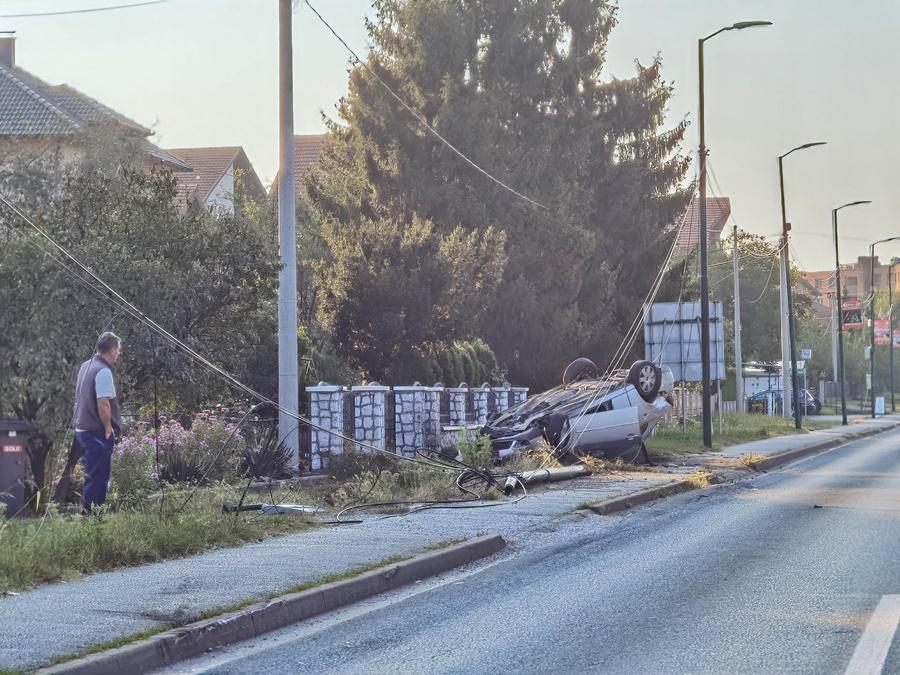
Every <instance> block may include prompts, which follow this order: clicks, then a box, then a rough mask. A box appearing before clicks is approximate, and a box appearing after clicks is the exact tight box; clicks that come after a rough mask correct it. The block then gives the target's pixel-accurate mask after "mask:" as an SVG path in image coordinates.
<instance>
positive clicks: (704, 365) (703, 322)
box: [697, 21, 772, 448]
mask: <svg viewBox="0 0 900 675" xmlns="http://www.w3.org/2000/svg"><path fill="white" fill-rule="evenodd" d="M771 25H772V22H771V21H738V22H737V23H734V24H732V25H730V26H725V27H724V28H720V29H719V30H717V31H716V32H715V33H710V34H709V35H707V36H706V37H704V38H700V39H699V40H698V41H697V53H698V65H699V69H700V78H699V89H700V115H699V118H700V175H699V177H698V179H699V181H700V363H701V371H702V378H703V445H704V446H705V447H707V448H711V447H712V415H711V414H710V406H709V395H710V382H709V370H710V367H709V277H708V271H709V269H708V265H707V241H706V239H707V234H706V125H705V105H704V103H705V101H704V95H703V43H705V42H706V41H707V40H710V39H712V38H714V37H715V36H716V35H718V34H719V33H724V32H725V31H727V30H743V29H744V28H753V27H755V26H771ZM720 404H721V403H720Z"/></svg>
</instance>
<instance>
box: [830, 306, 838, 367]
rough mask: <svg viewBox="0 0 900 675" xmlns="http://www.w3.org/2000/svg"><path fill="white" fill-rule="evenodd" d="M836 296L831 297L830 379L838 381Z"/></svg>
mask: <svg viewBox="0 0 900 675" xmlns="http://www.w3.org/2000/svg"><path fill="white" fill-rule="evenodd" d="M837 330H838V329H837V294H836V293H832V295H831V379H832V380H833V381H834V382H837V381H838V355H837V339H838V338H837V336H838V333H837Z"/></svg>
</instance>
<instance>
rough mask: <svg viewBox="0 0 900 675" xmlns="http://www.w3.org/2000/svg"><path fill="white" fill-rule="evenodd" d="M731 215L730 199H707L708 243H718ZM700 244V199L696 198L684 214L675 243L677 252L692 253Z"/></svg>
mask: <svg viewBox="0 0 900 675" xmlns="http://www.w3.org/2000/svg"><path fill="white" fill-rule="evenodd" d="M730 215H731V200H730V199H729V198H728V197H707V198H706V237H707V241H708V242H710V241H718V240H719V237H720V236H721V234H722V229H723V228H724V227H725V223H726V221H727V220H728V217H729V216H730ZM699 244H700V199H699V198H698V197H694V198H693V199H692V200H691V203H690V204H689V205H688V208H687V210H686V211H685V212H684V216H683V219H682V226H681V229H680V231H679V232H678V239H677V240H676V241H675V251H676V252H678V253H690V252H691V251H693V250H694V249H695V248H696V247H697V246H698V245H699Z"/></svg>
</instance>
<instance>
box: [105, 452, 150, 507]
mask: <svg viewBox="0 0 900 675" xmlns="http://www.w3.org/2000/svg"><path fill="white" fill-rule="evenodd" d="M157 489H158V484H157V473H156V448H155V447H154V445H153V438H152V437H150V436H142V437H137V436H126V437H125V438H123V439H122V440H121V441H119V442H118V443H117V444H116V448H115V450H114V451H113V456H112V473H111V480H110V494H109V496H110V501H111V502H112V503H113V504H115V505H116V506H123V505H124V506H129V505H135V504H138V503H140V502H141V500H143V499H144V498H145V497H146V496H147V495H148V494H151V493H152V492H155V491H156V490H157Z"/></svg>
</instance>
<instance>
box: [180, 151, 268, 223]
mask: <svg viewBox="0 0 900 675" xmlns="http://www.w3.org/2000/svg"><path fill="white" fill-rule="evenodd" d="M165 152H167V153H169V154H170V155H174V156H175V157H177V158H179V159H180V160H182V161H183V162H185V163H186V164H189V165H190V166H191V167H192V168H193V171H189V172H179V173H176V174H175V181H176V183H175V190H176V193H175V203H176V204H177V205H178V206H179V207H181V208H187V207H188V206H190V205H192V204H199V205H201V206H202V205H205V204H206V200H207V199H208V198H209V196H210V194H211V193H212V191H213V190H214V189H215V187H216V185H218V183H219V181H220V180H221V179H222V176H224V175H225V174H226V172H228V171H229V170H233V169H239V170H241V171H243V172H244V181H245V187H246V189H247V190H248V191H249V192H250V193H252V194H253V195H254V196H257V197H261V196H263V195H264V194H265V190H264V189H263V186H262V183H261V182H260V180H259V177H258V176H257V175H256V171H254V169H253V166H252V165H251V164H250V160H249V159H248V158H247V155H246V153H244V149H243V148H242V147H240V146H227V147H219V148H168V149H166V150H165Z"/></svg>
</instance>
